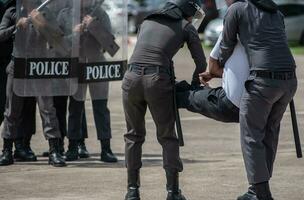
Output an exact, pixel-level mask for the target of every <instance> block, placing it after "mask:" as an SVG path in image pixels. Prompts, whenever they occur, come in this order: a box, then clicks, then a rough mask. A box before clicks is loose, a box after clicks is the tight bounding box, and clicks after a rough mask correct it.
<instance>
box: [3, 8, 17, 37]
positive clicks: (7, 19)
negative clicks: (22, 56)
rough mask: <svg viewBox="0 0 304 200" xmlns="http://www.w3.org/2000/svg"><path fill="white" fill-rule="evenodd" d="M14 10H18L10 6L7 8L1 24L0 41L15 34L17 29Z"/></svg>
mask: <svg viewBox="0 0 304 200" xmlns="http://www.w3.org/2000/svg"><path fill="white" fill-rule="evenodd" d="M14 12H16V9H15V8H10V9H8V10H6V12H5V14H4V16H3V18H2V21H1V24H0V42H5V41H7V40H9V39H10V38H11V37H13V35H14V31H15V29H16V26H15V19H13V15H14Z"/></svg>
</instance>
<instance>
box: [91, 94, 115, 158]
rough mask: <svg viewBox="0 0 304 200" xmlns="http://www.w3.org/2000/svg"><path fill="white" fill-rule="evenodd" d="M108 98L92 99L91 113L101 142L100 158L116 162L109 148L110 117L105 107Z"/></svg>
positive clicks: (110, 136) (110, 134)
mask: <svg viewBox="0 0 304 200" xmlns="http://www.w3.org/2000/svg"><path fill="white" fill-rule="evenodd" d="M107 104H108V100H107V99H100V100H93V101H92V105H93V114H94V120H95V126H96V129H97V135H98V140H100V142H101V147H102V151H101V155H100V160H101V161H104V162H117V161H118V159H117V158H116V156H115V155H114V154H113V152H112V150H111V145H110V140H111V138H112V133H111V118H110V110H109V109H108V107H107Z"/></svg>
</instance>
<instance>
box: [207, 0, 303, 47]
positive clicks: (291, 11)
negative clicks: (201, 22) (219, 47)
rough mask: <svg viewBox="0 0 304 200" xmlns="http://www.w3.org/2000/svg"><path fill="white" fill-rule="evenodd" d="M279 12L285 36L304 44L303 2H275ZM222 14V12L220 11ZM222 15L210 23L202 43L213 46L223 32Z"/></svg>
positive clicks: (280, 0) (296, 0)
mask: <svg viewBox="0 0 304 200" xmlns="http://www.w3.org/2000/svg"><path fill="white" fill-rule="evenodd" d="M275 2H276V3H277V4H278V7H279V10H280V11H281V12H282V13H283V14H284V16H285V27H286V35H287V39H288V40H289V41H295V42H299V43H300V44H302V45H303V44H304V0H276V1H275ZM221 12H223V11H221ZM223 18H224V15H223V14H220V17H219V18H217V19H215V20H213V21H211V22H210V23H209V24H208V26H207V27H206V30H205V35H204V43H205V44H206V45H209V46H213V45H215V43H216V41H217V39H218V37H219V35H220V33H221V32H222V31H223Z"/></svg>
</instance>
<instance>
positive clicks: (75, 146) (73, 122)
mask: <svg viewBox="0 0 304 200" xmlns="http://www.w3.org/2000/svg"><path fill="white" fill-rule="evenodd" d="M102 2H103V0H102V1H95V0H82V1H81V19H82V23H81V24H78V25H77V26H76V27H75V28H74V30H73V32H74V33H76V34H80V58H79V59H80V62H83V63H85V62H100V61H104V60H105V58H104V56H103V54H102V53H101V52H102V51H103V49H102V47H101V45H100V44H99V43H98V42H97V40H96V39H95V38H94V37H93V35H91V33H90V32H89V31H87V28H86V27H88V26H89V24H90V23H91V22H92V21H93V20H99V21H100V22H101V23H102V25H103V26H104V27H105V28H106V29H107V30H110V32H111V23H110V19H109V16H108V15H107V13H106V12H105V10H103V9H102V7H101V4H102ZM70 14H71V9H69V8H67V9H64V10H63V11H62V12H61V13H60V14H59V17H58V22H60V23H61V24H65V23H71V22H70V21H69V16H70ZM66 31H70V30H66ZM87 88H89V90H90V95H91V98H92V105H93V114H94V120H95V125H96V129H97V135H98V140H100V143H101V148H102V151H101V155H100V160H101V161H104V162H117V161H118V160H117V158H116V156H115V155H114V154H113V152H112V150H111V145H110V140H111V138H112V135H111V124H110V111H109V109H108V107H107V103H108V90H109V83H108V82H101V83H90V84H80V85H79V88H78V92H77V93H76V94H75V95H74V96H72V97H70V101H69V118H68V134H67V137H68V139H69V148H68V151H67V152H66V160H67V161H74V160H77V159H78V158H79V146H80V147H82V149H81V150H82V151H81V152H80V153H81V155H82V157H87V156H86V152H84V151H85V149H84V139H85V138H86V137H87V135H85V134H86V131H83V129H84V127H83V126H86V125H85V123H86V121H85V109H84V107H85V102H84V101H85V98H86V91H87Z"/></svg>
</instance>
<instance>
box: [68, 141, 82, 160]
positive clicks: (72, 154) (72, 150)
mask: <svg viewBox="0 0 304 200" xmlns="http://www.w3.org/2000/svg"><path fill="white" fill-rule="evenodd" d="M78 144H79V142H78V140H69V148H68V151H67V152H66V154H65V157H66V159H65V160H66V161H75V160H78V159H79V155H78Z"/></svg>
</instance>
